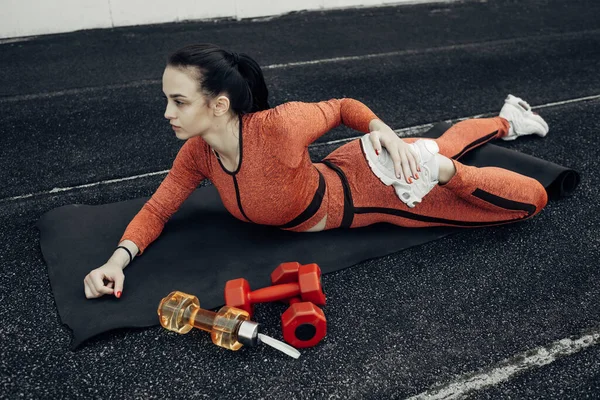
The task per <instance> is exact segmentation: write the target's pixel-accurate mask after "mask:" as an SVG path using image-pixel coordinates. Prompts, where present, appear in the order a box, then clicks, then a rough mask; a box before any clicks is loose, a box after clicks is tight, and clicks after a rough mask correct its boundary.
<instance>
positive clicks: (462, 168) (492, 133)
mask: <svg viewBox="0 0 600 400" xmlns="http://www.w3.org/2000/svg"><path fill="white" fill-rule="evenodd" d="M508 128H509V124H508V122H507V121H506V120H505V119H503V118H500V117H496V118H487V119H472V120H467V121H462V122H459V123H457V124H455V125H454V126H452V127H451V128H450V129H448V131H446V132H445V133H444V134H443V135H442V136H440V137H439V138H438V139H436V140H435V141H436V142H437V144H438V146H439V148H440V154H442V155H444V156H446V157H448V158H451V159H452V161H453V163H454V166H455V168H456V175H454V176H453V177H452V178H451V179H450V181H448V182H447V183H446V184H444V185H437V186H436V187H434V188H433V189H432V190H431V191H430V192H429V193H428V194H427V195H426V196H425V197H424V198H423V201H422V203H420V204H417V205H416V206H415V207H414V208H409V207H408V206H407V205H406V204H404V203H403V202H402V201H401V200H400V199H399V198H398V197H397V195H396V193H395V191H394V189H393V188H392V187H391V186H385V185H384V184H383V183H381V182H380V181H379V179H378V178H377V177H376V176H375V175H374V174H373V172H372V171H371V169H370V168H369V166H368V164H367V161H366V160H365V158H364V156H363V153H362V151H361V149H360V140H354V141H352V142H350V143H348V144H346V145H344V146H342V147H340V148H338V149H337V150H335V151H334V152H332V153H331V154H330V155H328V156H327V157H326V158H325V159H324V162H325V164H326V165H328V167H329V169H332V170H334V171H335V172H336V173H337V175H338V176H339V181H338V182H340V183H341V188H343V190H332V192H329V193H328V194H329V196H330V197H329V206H328V209H331V211H330V212H328V221H327V226H326V228H325V229H331V228H336V227H340V226H342V227H344V226H345V227H351V228H356V227H361V226H366V225H371V224H374V223H377V222H388V223H392V224H395V225H400V226H405V227H428V226H457V227H480V226H490V225H500V224H505V223H509V222H516V221H520V220H523V219H526V218H529V217H532V216H533V215H535V214H537V213H538V212H540V211H541V209H542V208H543V207H544V206H545V205H546V203H547V201H548V196H547V193H546V190H545V188H544V186H543V185H542V184H540V183H539V182H538V181H536V180H535V179H533V178H530V177H527V176H524V175H521V174H518V173H516V172H512V171H509V170H506V169H503V168H496V167H484V168H477V167H471V166H468V165H464V164H462V163H460V162H458V161H457V159H459V158H460V157H461V156H462V155H464V154H465V153H466V152H468V151H470V150H472V149H474V148H476V147H479V146H481V145H483V144H484V143H486V142H489V141H490V140H492V139H496V138H500V137H502V136H504V135H506V134H507V132H508ZM418 139H419V138H409V139H403V140H404V141H406V142H407V143H412V142H414V141H416V140H418ZM344 181H345V182H344ZM333 186H340V185H339V184H338V185H333ZM344 192H345V194H344ZM335 208H337V209H338V210H339V209H340V208H341V209H343V213H342V212H336V210H335ZM350 214H352V215H350ZM330 217H331V218H330Z"/></svg>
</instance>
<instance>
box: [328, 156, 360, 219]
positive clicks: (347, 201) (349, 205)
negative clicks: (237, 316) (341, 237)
mask: <svg viewBox="0 0 600 400" xmlns="http://www.w3.org/2000/svg"><path fill="white" fill-rule="evenodd" d="M321 162H322V163H323V164H325V165H327V166H328V167H329V168H331V169H332V170H334V171H335V173H336V174H338V176H339V177H340V180H341V181H342V187H343V188H344V216H343V217H342V223H341V225H340V228H350V225H352V220H353V219H354V202H353V201H352V193H351V192H350V185H349V184H348V179H347V178H346V174H344V171H342V169H341V168H340V167H338V166H337V165H335V164H334V163H332V162H331V161H326V160H323V161H321Z"/></svg>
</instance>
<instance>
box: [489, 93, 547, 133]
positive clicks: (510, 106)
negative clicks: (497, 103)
mask: <svg viewBox="0 0 600 400" xmlns="http://www.w3.org/2000/svg"><path fill="white" fill-rule="evenodd" d="M500 116H501V117H502V118H504V119H506V120H507V121H508V122H510V128H509V130H508V135H507V136H504V137H503V138H502V140H515V139H516V138H517V137H519V136H523V135H531V134H535V135H538V136H541V137H544V136H546V134H547V133H548V130H549V128H548V124H547V123H546V121H544V119H543V118H542V117H540V116H539V115H538V114H536V113H534V112H532V111H531V107H530V106H529V104H527V103H526V102H525V101H523V99H521V98H519V97H515V96H513V95H512V94H509V95H508V97H507V98H506V100H504V106H503V107H502V110H500Z"/></svg>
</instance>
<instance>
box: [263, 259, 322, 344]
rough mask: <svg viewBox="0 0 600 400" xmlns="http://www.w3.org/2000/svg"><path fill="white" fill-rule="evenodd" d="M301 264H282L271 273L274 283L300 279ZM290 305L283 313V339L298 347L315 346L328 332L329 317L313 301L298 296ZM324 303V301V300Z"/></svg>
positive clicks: (291, 300)
mask: <svg viewBox="0 0 600 400" xmlns="http://www.w3.org/2000/svg"><path fill="white" fill-rule="evenodd" d="M299 269H300V264H299V263H297V262H289V263H283V264H280V265H279V266H278V267H277V268H276V269H275V271H273V272H272V273H271V282H272V283H273V284H274V285H277V284H282V283H288V282H293V281H295V280H297V279H298V271H299ZM290 304H291V305H290V307H289V308H288V309H287V310H286V311H285V312H284V313H283V314H282V315H281V330H282V331H283V339H284V340H285V341H286V342H288V343H289V344H290V345H292V346H294V347H296V348H305V347H313V346H315V345H317V344H318V343H319V342H320V341H321V340H323V338H324V337H325V335H326V334H327V319H326V318H325V314H323V311H322V310H321V309H320V308H319V307H317V306H316V305H315V304H313V303H311V302H302V301H301V300H300V299H299V298H298V297H294V298H292V299H290ZM323 304H324V302H323Z"/></svg>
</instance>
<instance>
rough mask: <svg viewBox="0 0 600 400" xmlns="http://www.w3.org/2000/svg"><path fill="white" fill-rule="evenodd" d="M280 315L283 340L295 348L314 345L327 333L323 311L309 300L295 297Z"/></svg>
mask: <svg viewBox="0 0 600 400" xmlns="http://www.w3.org/2000/svg"><path fill="white" fill-rule="evenodd" d="M290 303H291V304H292V305H291V306H290V307H289V308H288V309H287V310H285V312H284V313H283V314H282V315H281V330H282V331H283V340H285V341H286V342H288V343H289V344H291V345H292V346H294V347H296V348H299V349H300V348H304V347H313V346H316V345H317V344H318V343H319V342H320V341H321V340H323V338H324V337H325V335H327V319H326V318H325V314H323V311H322V310H321V309H320V308H319V307H317V306H316V305H314V304H313V303H311V302H309V301H304V302H302V301H300V299H299V298H297V297H295V298H293V299H291V300H290Z"/></svg>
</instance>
